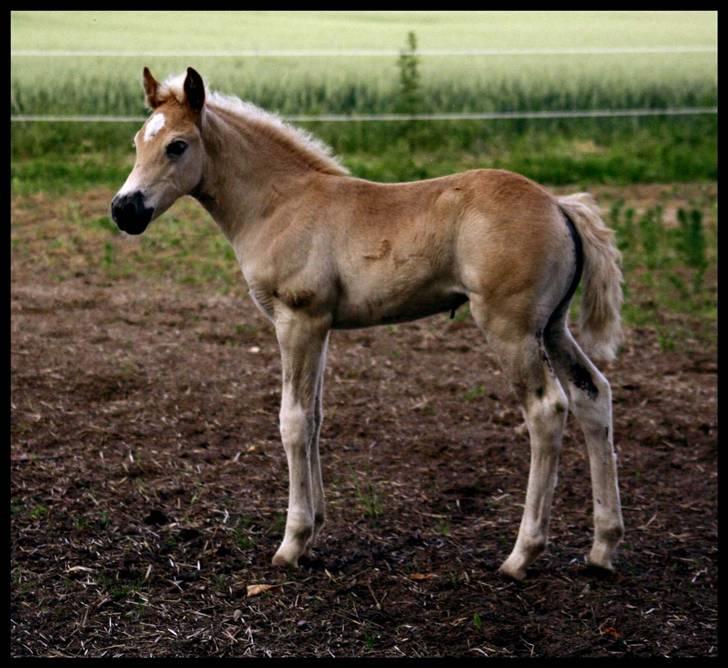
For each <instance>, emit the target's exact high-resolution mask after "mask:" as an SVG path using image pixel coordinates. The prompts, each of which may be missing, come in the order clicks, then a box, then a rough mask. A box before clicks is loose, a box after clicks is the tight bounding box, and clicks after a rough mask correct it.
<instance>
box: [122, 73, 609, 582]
mask: <svg viewBox="0 0 728 668" xmlns="http://www.w3.org/2000/svg"><path fill="white" fill-rule="evenodd" d="M144 91H145V94H146V103H147V105H148V106H149V107H150V109H151V110H152V114H151V115H150V117H149V118H148V119H147V121H146V123H145V124H144V126H143V127H142V128H141V129H140V130H139V131H138V132H137V133H136V135H135V137H134V143H135V145H136V153H137V156H136V163H135V165H134V168H133V169H132V171H131V173H130V174H129V177H128V178H127V180H126V182H125V183H124V185H123V186H122V187H121V189H120V190H119V192H118V193H117V194H116V196H115V197H114V199H113V201H112V204H111V213H112V216H113V218H114V220H115V221H116V222H117V224H118V225H119V227H120V228H121V229H122V230H124V231H125V232H128V233H129V234H141V233H142V232H143V231H144V230H145V229H146V227H147V226H148V225H149V223H150V222H151V221H153V220H154V219H155V218H157V217H158V216H159V215H161V214H162V213H163V212H164V211H165V210H166V209H168V208H169V207H170V206H171V205H172V204H173V203H174V202H175V201H176V200H177V199H178V198H179V197H181V196H183V195H191V196H192V197H194V198H196V199H197V200H198V201H199V202H200V203H201V204H202V206H204V207H205V209H206V210H207V211H208V212H209V213H210V215H211V216H212V217H213V218H214V219H215V221H216V222H217V224H218V225H219V226H220V228H221V229H222V232H223V233H224V234H225V236H226V237H227V239H228V241H229V242H230V244H231V245H232V247H233V248H234V250H235V253H236V256H237V259H238V262H239V264H240V268H241V269H242V272H243V275H244V276H245V280H246V281H247V284H248V287H249V290H250V295H251V297H252V298H253V300H254V302H255V303H256V305H257V306H258V308H260V309H261V310H262V311H263V313H264V314H265V315H266V316H267V317H268V318H269V319H270V320H271V322H272V323H273V325H274V326H275V331H276V336H277V339H278V343H279V345H280V350H281V360H282V370H283V390H282V398H281V410H280V430H281V438H282V440H283V446H284V448H285V451H286V456H287V459H288V468H289V474H290V478H289V484H290V486H289V500H288V516H287V520H286V529H285V535H284V538H283V542H282V543H281V545H280V547H279V549H278V551H277V552H276V554H275V556H274V557H273V563H274V564H280V565H296V564H297V563H298V560H299V558H300V557H301V555H304V554H308V553H310V550H311V549H312V547H313V545H314V543H315V541H316V539H317V537H318V535H319V534H320V531H321V527H322V526H323V524H324V518H325V503H324V488H323V483H322V480H321V466H320V464H319V448H318V441H319V431H320V429H321V420H322V414H323V413H322V402H321V397H322V388H323V378H324V366H325V363H326V350H327V346H328V341H329V332H330V331H331V330H332V329H337V328H351V327H368V326H371V325H379V324H383V323H391V322H399V321H406V320H413V319H416V318H421V317H423V316H427V315H431V314H433V313H440V312H443V311H450V310H452V309H454V308H457V306H459V305H461V304H463V303H465V302H466V301H467V302H469V304H470V312H471V313H472V315H473V318H474V319H475V322H476V323H477V325H478V327H479V328H480V329H481V330H482V332H483V333H484V335H485V336H486V338H487V340H488V343H489V344H490V345H491V346H492V347H493V349H495V351H496V352H497V354H498V358H499V360H501V362H502V364H503V368H504V372H505V374H506V375H507V377H508V378H509V379H510V381H511V384H512V387H513V389H514V391H515V394H516V397H517V398H518V400H519V401H520V404H521V407H522V411H523V415H524V418H525V421H526V425H527V426H528V432H529V435H530V441H531V469H530V473H529V476H528V488H527V491H526V502H525V508H524V511H523V519H522V520H521V525H520V528H519V531H518V538H517V540H516V544H515V546H514V548H513V551H512V553H511V555H510V556H509V557H508V558H507V559H506V560H505V562H504V563H503V564H502V565H501V567H500V569H501V571H502V572H503V573H505V574H507V575H509V576H511V577H514V578H518V579H520V578H523V577H524V576H525V574H526V568H527V567H528V565H529V564H530V563H531V562H532V561H533V560H534V559H535V558H536V557H537V556H538V555H539V554H540V553H541V552H542V551H543V550H544V549H545V547H546V542H547V535H548V525H549V513H550V508H551V499H552V496H553V492H554V487H555V484H556V474H557V466H558V457H559V450H560V447H561V437H562V432H563V428H564V423H565V420H566V415H567V409H571V411H572V413H573V414H574V416H575V417H576V419H577V421H578V422H579V425H580V426H581V428H582V430H583V432H584V437H585V439H586V445H587V450H588V454H589V463H590V469H591V479H592V488H593V503H594V543H593V546H592V549H591V552H590V554H589V557H588V560H589V562H590V563H591V564H593V565H596V566H599V567H602V568H607V569H611V568H612V559H613V557H614V553H615V550H616V548H617V545H618V543H619V541H620V540H621V537H622V533H623V522H622V512H621V508H620V501H619V489H618V485H617V466H616V456H615V453H614V448H613V444H612V412H611V411H612V403H611V394H610V388H609V383H608V382H607V380H606V378H605V377H604V376H603V375H602V374H601V373H600V372H599V371H598V370H597V368H596V367H595V366H594V364H593V363H592V362H591V361H590V359H589V358H588V357H587V355H586V354H585V352H583V350H582V348H581V347H580V346H579V345H578V344H577V343H576V341H575V340H574V339H573V337H572V336H571V333H570V332H569V329H568V326H567V314H568V308H569V302H570V300H571V298H572V296H573V294H574V291H575V290H576V287H577V285H578V283H579V281H580V280H582V279H583V301H582V307H581V321H580V339H581V341H582V344H583V345H584V348H585V350H587V351H588V352H589V353H590V354H593V355H595V356H597V357H601V358H605V359H611V358H613V357H614V354H615V351H616V348H617V346H618V344H619V340H620V336H621V328H620V315H619V313H620V307H621V301H622V291H621V279H622V275H621V271H620V268H619V259H620V258H619V253H618V252H617V250H616V248H615V246H614V242H613V234H612V232H611V231H610V230H609V229H608V228H607V227H606V226H605V225H604V223H603V222H602V220H601V218H600V217H599V212H598V209H597V207H596V205H595V204H594V202H593V201H592V200H591V198H590V197H589V196H588V195H586V194H578V195H571V196H569V197H555V196H553V195H551V194H550V193H549V192H547V191H546V190H545V189H544V188H543V187H541V186H540V185H538V184H536V183H534V182H533V181H530V180H529V179H527V178H525V177H523V176H520V175H518V174H513V173H511V172H506V171H501V170H493V169H479V170H472V171H468V172H463V173H460V174H454V175H451V176H444V177H441V178H436V179H428V180H425V181H417V182H411V183H397V184H384V183H373V182H371V181H366V180H364V179H358V178H354V177H352V176H350V175H349V173H348V172H347V170H346V169H345V168H344V167H342V165H341V164H340V163H339V162H338V161H337V160H336V158H335V157H333V156H332V155H331V152H330V150H329V149H328V148H327V147H326V146H325V145H323V144H322V143H320V142H319V141H318V140H317V139H315V138H314V137H312V136H311V135H309V134H307V133H305V132H303V131H301V130H297V129H295V128H293V127H291V126H289V125H287V124H285V123H283V122H282V121H281V120H280V119H279V118H278V117H276V116H274V115H272V114H269V113H267V112H265V111H263V110H262V109H259V108H258V107H255V106H254V105H251V104H248V103H246V102H242V101H240V100H238V99H236V98H231V97H227V96H223V95H220V94H219V93H211V92H210V91H208V90H207V88H206V87H205V84H204V83H203V81H202V79H201V77H200V75H199V74H197V72H195V70H193V69H192V68H189V69H188V70H187V72H186V74H183V75H181V76H179V77H176V78H172V79H170V80H168V81H166V82H164V83H161V84H160V83H158V82H157V81H156V80H155V79H154V77H153V76H152V75H151V73H150V72H149V70H148V69H146V68H145V69H144Z"/></svg>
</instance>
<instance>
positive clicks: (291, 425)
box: [273, 312, 329, 566]
mask: <svg viewBox="0 0 728 668" xmlns="http://www.w3.org/2000/svg"><path fill="white" fill-rule="evenodd" d="M328 331H329V320H328V319H325V318H312V317H310V316H308V315H305V314H298V313H290V312H287V313H285V314H283V315H281V316H280V317H279V318H277V319H276V336H277V337H278V344H279V345H280V348H281V368H282V373H283V391H282V394H281V412H280V426H281V439H282V441H283V447H284V448H285V451H286V458H287V459H288V474H289V487H288V515H287V518H286V532H285V536H284V538H283V542H282V543H281V546H280V547H279V548H278V551H277V552H276V553H275V556H274V557H273V564H274V565H276V566H284V565H291V566H297V565H298V559H299V557H300V556H301V555H302V554H303V553H304V552H306V551H307V549H308V547H309V544H310V542H311V540H312V539H313V536H314V530H315V525H316V515H317V514H319V515H323V509H322V507H321V505H322V504H323V498H322V497H321V498H318V497H319V494H318V492H319V489H318V486H319V485H320V484H321V483H320V480H319V479H317V476H316V473H317V471H316V469H317V468H318V458H317V457H316V461H315V462H312V451H313V448H314V445H313V441H314V439H315V438H316V436H317V432H318V425H317V409H316V400H317V396H316V395H317V392H316V390H317V385H318V382H319V376H320V374H323V363H324V357H325V349H326V341H327V337H328ZM312 468H313V471H312Z"/></svg>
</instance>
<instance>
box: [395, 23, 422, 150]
mask: <svg viewBox="0 0 728 668" xmlns="http://www.w3.org/2000/svg"><path fill="white" fill-rule="evenodd" d="M419 62H420V59H419V57H418V56H417V38H416V37H415V34H414V32H412V31H410V32H409V33H408V34H407V46H406V47H405V48H404V49H403V50H402V51H400V53H399V59H398V60H397V67H399V99H398V100H397V105H396V111H397V113H400V114H416V113H417V112H419V111H421V109H422V89H421V88H420V71H419V69H418V68H419ZM416 125H417V121H413V120H409V121H403V122H402V123H401V125H400V127H399V132H398V134H399V136H400V137H404V138H406V140H407V143H408V144H409V148H410V151H412V150H413V148H414V144H415V140H414V136H413V135H414V131H415V126H416Z"/></svg>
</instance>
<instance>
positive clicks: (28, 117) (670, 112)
mask: <svg viewBox="0 0 728 668" xmlns="http://www.w3.org/2000/svg"><path fill="white" fill-rule="evenodd" d="M717 113H718V107H683V108H667V109H583V110H563V111H493V112H489V111H486V112H474V113H468V112H462V113H439V114H438V113H434V114H319V115H316V116H307V115H289V116H281V118H282V119H283V120H284V121H290V122H295V123H308V122H311V123H317V122H318V123H346V122H391V121H478V120H508V119H511V120H518V119H539V118H543V119H560V118H610V117H615V118H616V117H629V116H634V117H638V116H695V115H705V114H717ZM10 120H11V122H13V123H141V122H143V121H145V120H146V116H95V115H68V116H60V115H32V114H16V115H15V116H11V117H10Z"/></svg>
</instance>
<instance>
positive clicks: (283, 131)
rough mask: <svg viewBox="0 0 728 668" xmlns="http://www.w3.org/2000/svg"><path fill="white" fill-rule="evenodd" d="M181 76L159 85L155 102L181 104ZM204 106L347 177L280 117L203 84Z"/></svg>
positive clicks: (327, 150) (313, 140)
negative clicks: (248, 125) (252, 127)
mask: <svg viewBox="0 0 728 668" xmlns="http://www.w3.org/2000/svg"><path fill="white" fill-rule="evenodd" d="M184 80H185V74H180V75H177V76H174V77H171V78H169V79H167V80H166V81H165V82H164V83H162V84H161V85H160V86H159V90H158V92H157V96H158V99H159V100H160V101H164V100H167V99H169V98H170V97H173V98H174V99H175V100H177V102H179V103H180V104H181V103H183V102H184V98H185V94H184ZM205 104H206V105H207V106H209V107H210V108H212V109H213V110H218V111H222V112H227V113H228V114H230V115H232V116H234V117H236V118H237V119H239V120H241V121H244V122H246V123H248V124H251V125H254V126H255V127H256V129H258V130H260V131H261V132H263V133H264V134H265V135H266V136H268V137H270V138H271V139H273V140H274V141H276V142H277V143H278V144H279V145H281V146H284V147H285V148H286V149H288V150H289V151H291V152H292V153H293V154H295V155H297V156H298V157H300V158H302V159H303V160H304V161H305V162H306V163H307V164H308V165H309V166H310V167H312V168H313V169H316V170H317V171H320V172H324V173H326V174H340V175H346V174H349V170H348V169H346V167H344V166H343V165H342V164H341V163H340V162H339V159H338V158H337V157H336V156H335V155H334V153H333V150H332V149H331V147H330V146H328V145H327V144H325V143H324V142H322V141H321V140H320V139H319V138H318V137H315V136H314V135H312V134H311V133H310V132H307V131H306V130H303V129H301V128H297V127H294V126H293V125H289V124H288V123H286V122H285V121H284V120H283V119H282V118H280V116H278V115H276V114H274V113H272V112H269V111H266V110H265V109H261V108H260V107H258V106H256V105H255V104H253V103H251V102H245V101H244V100H241V99H240V98H238V97H235V96H233V95H224V94H222V93H218V92H216V91H210V90H209V89H208V87H207V84H205Z"/></svg>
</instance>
